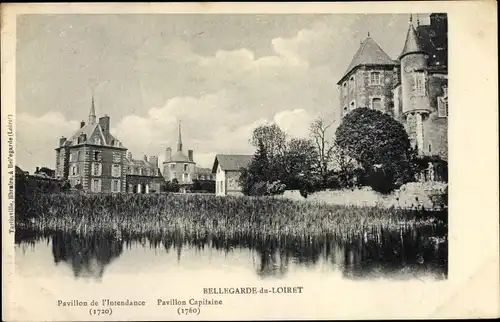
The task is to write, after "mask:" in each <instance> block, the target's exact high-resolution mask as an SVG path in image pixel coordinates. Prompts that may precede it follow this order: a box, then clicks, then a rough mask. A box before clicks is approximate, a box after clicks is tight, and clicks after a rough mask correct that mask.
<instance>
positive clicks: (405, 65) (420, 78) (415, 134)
mask: <svg viewBox="0 0 500 322" xmlns="http://www.w3.org/2000/svg"><path fill="white" fill-rule="evenodd" d="M427 58H428V53H427V52H426V51H425V50H424V49H423V48H422V46H421V45H420V43H419V39H418V35H417V32H416V30H415V27H414V26H413V23H412V18H411V16H410V24H409V26H408V32H407V35H406V41H405V44H404V47H403V51H402V53H401V55H400V56H399V60H400V62H401V98H402V107H403V109H402V112H403V121H404V122H405V125H406V127H407V130H408V134H409V137H410V140H411V141H412V144H413V145H414V147H415V148H416V149H417V151H418V153H419V154H420V155H422V154H424V123H425V121H426V120H427V118H428V117H429V114H430V113H431V111H432V110H431V107H430V101H429V96H428V91H427Z"/></svg>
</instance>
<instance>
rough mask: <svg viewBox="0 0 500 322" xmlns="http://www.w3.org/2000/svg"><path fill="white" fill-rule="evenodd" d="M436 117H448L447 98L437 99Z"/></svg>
mask: <svg viewBox="0 0 500 322" xmlns="http://www.w3.org/2000/svg"><path fill="white" fill-rule="evenodd" d="M437 101H438V116H439V117H448V98H447V97H438V99H437Z"/></svg>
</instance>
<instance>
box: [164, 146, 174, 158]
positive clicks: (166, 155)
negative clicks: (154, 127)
mask: <svg viewBox="0 0 500 322" xmlns="http://www.w3.org/2000/svg"><path fill="white" fill-rule="evenodd" d="M171 159H172V148H171V147H168V148H167V149H166V150H165V160H166V161H170V160H171Z"/></svg>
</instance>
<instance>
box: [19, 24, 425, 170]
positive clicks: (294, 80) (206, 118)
mask: <svg viewBox="0 0 500 322" xmlns="http://www.w3.org/2000/svg"><path fill="white" fill-rule="evenodd" d="M408 18H409V15H364V14H362V15H354V14H350V15H242V14H240V15H215V14H212V15H180V14H176V15H88V14H86V15H22V16H18V20H17V49H16V50H17V56H16V82H17V87H16V95H17V96H16V108H17V123H16V125H17V129H16V131H17V157H16V158H17V164H18V165H19V166H21V168H23V169H25V170H27V171H30V172H31V171H33V170H34V168H35V167H36V166H49V167H51V168H54V166H55V151H54V149H55V148H56V147H57V144H58V139H59V137H61V136H70V135H71V134H72V133H73V132H74V131H76V129H78V126H79V122H80V120H87V118H88V113H89V109H90V105H91V96H92V94H91V93H92V88H94V92H95V94H94V95H95V101H96V110H97V114H98V117H99V116H102V115H104V114H108V115H109V116H110V117H111V132H112V133H113V134H115V136H116V137H117V138H118V139H119V140H121V141H122V142H123V144H124V145H125V146H126V147H127V148H128V149H129V151H130V152H132V153H133V154H134V155H135V156H137V157H142V156H143V155H144V154H148V155H158V156H159V158H160V161H161V160H163V159H164V153H165V152H164V151H165V148H166V147H167V146H172V147H175V144H176V139H177V138H176V124H177V121H178V120H181V121H182V127H183V141H184V142H183V143H184V148H185V149H186V150H187V149H193V150H194V151H195V152H194V156H195V161H196V162H197V163H198V165H199V166H203V167H211V164H212V161H213V157H214V155H215V153H252V152H253V149H252V147H251V146H250V145H249V143H248V140H249V137H250V135H251V132H252V130H253V128H255V126H257V125H259V124H262V123H266V122H275V123H277V124H278V125H279V126H280V127H282V128H283V129H284V130H285V131H287V132H288V133H289V134H290V135H291V136H307V134H308V131H307V128H308V126H309V123H310V122H311V121H312V120H313V119H314V118H315V117H316V116H318V115H321V116H323V117H325V118H327V119H328V120H331V121H335V120H337V117H336V112H337V108H338V90H337V85H336V82H337V81H338V80H339V78H340V77H341V76H342V75H343V73H344V71H345V69H346V68H347V65H348V64H349V62H350V60H351V59H352V56H353V55H354V53H355V52H356V50H357V49H358V47H359V44H360V42H361V41H363V40H364V39H365V38H366V36H367V33H368V32H370V35H371V37H372V38H373V39H374V40H375V41H376V42H377V43H378V44H379V45H380V46H381V47H382V48H383V49H384V50H385V51H386V52H387V53H388V54H389V55H390V56H391V57H393V58H396V57H397V55H398V54H399V53H400V52H401V49H402V47H403V43H404V39H405V35H406V30H407V28H408ZM420 20H421V22H422V23H427V21H428V15H420Z"/></svg>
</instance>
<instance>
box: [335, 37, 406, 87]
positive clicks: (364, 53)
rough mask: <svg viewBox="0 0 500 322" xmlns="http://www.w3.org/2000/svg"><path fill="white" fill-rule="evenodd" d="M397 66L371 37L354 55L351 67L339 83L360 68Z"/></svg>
mask: <svg viewBox="0 0 500 322" xmlns="http://www.w3.org/2000/svg"><path fill="white" fill-rule="evenodd" d="M396 64H397V63H396V62H395V61H394V60H392V59H391V58H390V57H389V55H387V54H386V52H385V51H383V50H382V48H380V46H379V45H378V44H377V43H376V42H375V41H374V40H373V39H372V38H371V37H368V38H366V39H365V41H363V42H362V43H361V45H360V47H359V49H358V51H357V52H356V54H354V57H353V58H352V61H351V63H350V64H349V67H347V69H346V71H345V73H344V75H343V76H342V77H341V79H340V81H339V83H340V82H341V81H342V80H343V79H344V78H345V77H346V76H347V75H348V74H349V73H350V72H351V71H352V70H353V69H354V68H356V67H358V66H380V65H390V66H392V65H396Z"/></svg>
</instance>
